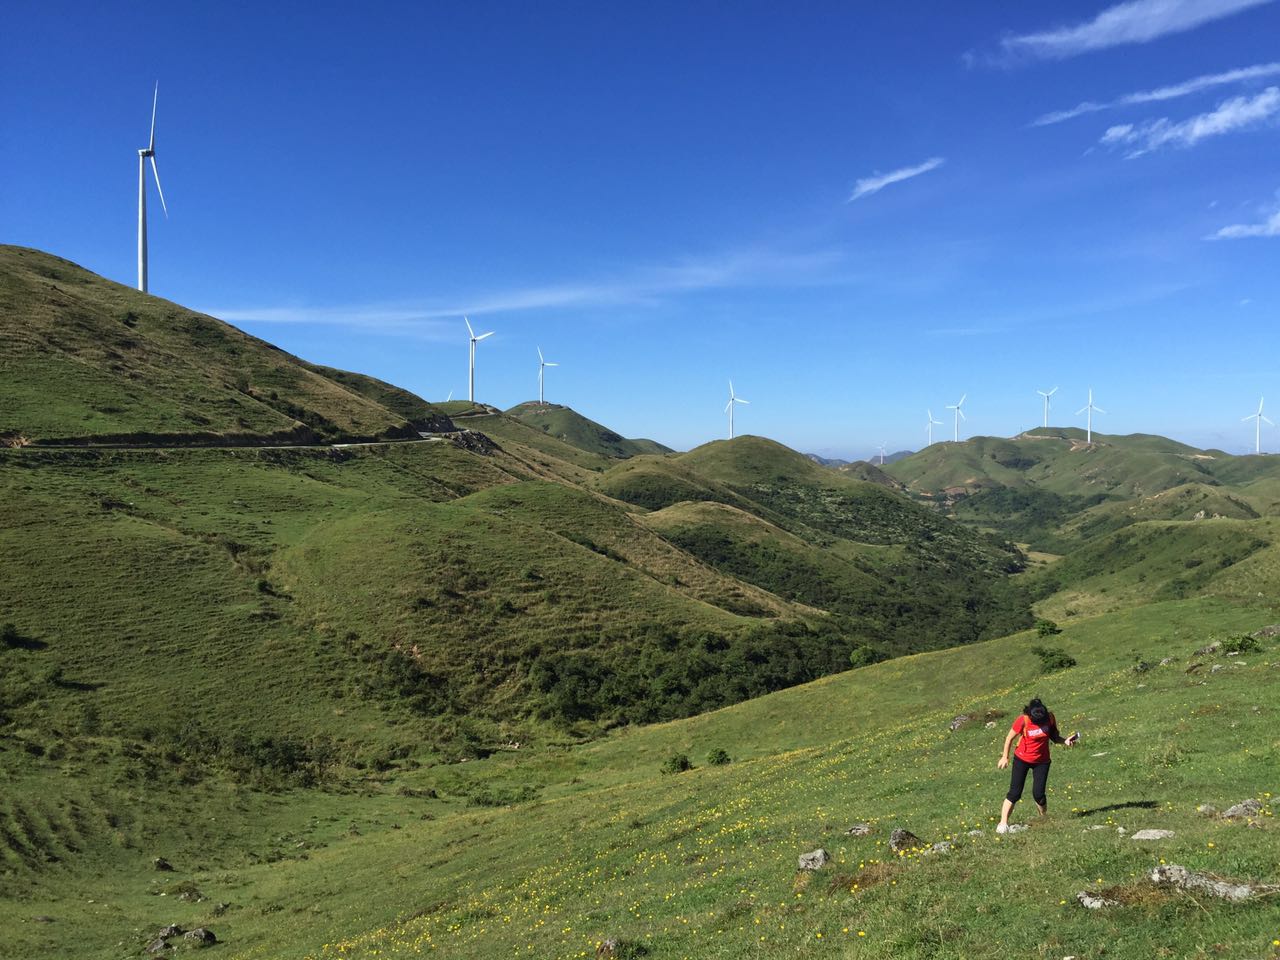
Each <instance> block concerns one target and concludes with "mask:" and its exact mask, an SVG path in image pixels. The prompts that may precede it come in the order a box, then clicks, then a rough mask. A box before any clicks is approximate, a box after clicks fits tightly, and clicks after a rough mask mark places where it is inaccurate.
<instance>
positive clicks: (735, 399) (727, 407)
mask: <svg viewBox="0 0 1280 960" xmlns="http://www.w3.org/2000/svg"><path fill="white" fill-rule="evenodd" d="M750 402H751V401H750V400H743V399H742V398H741V397H739V396H737V395H736V394H734V392H733V381H732V380H730V381H729V402H728V403H726V404H725V405H724V409H725V412H726V413H728V414H729V439H730V440H732V439H733V405H734V404H735V403H750Z"/></svg>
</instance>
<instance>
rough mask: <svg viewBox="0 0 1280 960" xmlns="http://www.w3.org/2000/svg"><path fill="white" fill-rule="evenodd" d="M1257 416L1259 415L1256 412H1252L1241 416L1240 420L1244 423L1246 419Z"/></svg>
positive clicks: (1252, 418) (1254, 418)
mask: <svg viewBox="0 0 1280 960" xmlns="http://www.w3.org/2000/svg"><path fill="white" fill-rule="evenodd" d="M1257 418H1258V415H1257V414H1256V413H1251V414H1249V415H1248V416H1247V417H1241V418H1240V422H1241V423H1244V422H1245V421H1246V420H1256V419H1257Z"/></svg>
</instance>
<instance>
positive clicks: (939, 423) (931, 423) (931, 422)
mask: <svg viewBox="0 0 1280 960" xmlns="http://www.w3.org/2000/svg"><path fill="white" fill-rule="evenodd" d="M925 413H926V414H928V416H929V425H928V426H927V427H926V428H925V429H926V430H928V431H929V443H928V444H927V446H930V447H932V446H933V428H934V426H935V425H936V426H939V427H940V426H942V421H941V420H935V419H933V411H932V410H926V411H925Z"/></svg>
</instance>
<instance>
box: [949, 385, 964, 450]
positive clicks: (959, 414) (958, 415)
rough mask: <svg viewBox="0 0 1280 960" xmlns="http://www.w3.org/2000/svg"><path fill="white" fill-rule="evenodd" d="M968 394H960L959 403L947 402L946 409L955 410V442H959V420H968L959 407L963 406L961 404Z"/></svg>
mask: <svg viewBox="0 0 1280 960" xmlns="http://www.w3.org/2000/svg"><path fill="white" fill-rule="evenodd" d="M968 396H969V395H968V394H967V393H966V394H965V395H964V396H962V397H961V398H960V402H959V403H949V404H947V409H948V410H954V411H955V412H956V432H955V441H956V443H959V442H960V421H961V420H968V419H969V418H968V417H966V416H965V415H964V411H963V410H961V409H960V408H961V407H963V406H964V401H965V397H968Z"/></svg>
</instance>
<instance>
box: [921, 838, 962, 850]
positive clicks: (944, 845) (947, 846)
mask: <svg viewBox="0 0 1280 960" xmlns="http://www.w3.org/2000/svg"><path fill="white" fill-rule="evenodd" d="M953 846H955V844H953V843H952V842H951V841H950V840H939V841H938V842H937V843H935V844H934V845H933V846H931V847H930V848H929V849H928V850H926V851H925V853H950V852H951V848H952V847H953Z"/></svg>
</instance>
